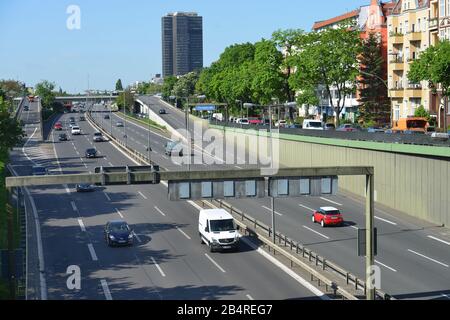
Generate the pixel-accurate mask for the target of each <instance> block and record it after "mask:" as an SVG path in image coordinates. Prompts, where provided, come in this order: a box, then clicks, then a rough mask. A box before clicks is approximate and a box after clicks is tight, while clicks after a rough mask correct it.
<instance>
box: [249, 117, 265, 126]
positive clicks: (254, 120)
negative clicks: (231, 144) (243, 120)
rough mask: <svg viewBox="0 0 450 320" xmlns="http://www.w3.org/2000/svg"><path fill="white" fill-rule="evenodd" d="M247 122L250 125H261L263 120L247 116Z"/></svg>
mask: <svg viewBox="0 0 450 320" xmlns="http://www.w3.org/2000/svg"><path fill="white" fill-rule="evenodd" d="M248 123H249V124H252V125H261V124H262V123H263V121H262V120H261V119H259V118H249V119H248Z"/></svg>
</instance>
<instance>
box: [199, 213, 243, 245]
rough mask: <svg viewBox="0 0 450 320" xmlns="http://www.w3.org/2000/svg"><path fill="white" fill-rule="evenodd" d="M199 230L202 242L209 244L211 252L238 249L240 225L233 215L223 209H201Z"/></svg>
mask: <svg viewBox="0 0 450 320" xmlns="http://www.w3.org/2000/svg"><path fill="white" fill-rule="evenodd" d="M198 232H199V236H200V239H201V243H202V244H205V243H206V244H207V245H208V246H209V250H210V251H211V252H214V251H223V250H238V248H239V238H240V235H239V227H238V226H236V224H235V223H234V219H233V217H232V216H231V215H230V214H229V213H228V212H227V211H225V210H223V209H210V210H201V211H200V215H199V220H198Z"/></svg>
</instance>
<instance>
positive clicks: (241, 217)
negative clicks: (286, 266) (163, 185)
mask: <svg viewBox="0 0 450 320" xmlns="http://www.w3.org/2000/svg"><path fill="white" fill-rule="evenodd" d="M88 121H90V122H91V123H93V125H94V126H96V127H97V128H98V129H99V130H100V131H101V132H102V134H105V136H107V137H108V139H111V140H112V141H113V142H114V143H117V144H118V147H120V148H121V149H122V150H123V151H125V152H127V153H128V154H129V155H130V156H131V157H132V158H133V159H135V160H137V161H139V162H140V163H143V164H147V163H149V159H148V158H147V157H146V156H145V155H143V154H141V153H139V152H137V151H135V150H133V149H131V148H129V147H128V146H125V144H124V143H123V142H122V141H120V140H118V139H116V138H115V137H113V136H111V135H109V134H108V133H107V132H106V131H105V130H104V129H103V128H101V127H100V125H99V124H97V123H96V122H95V120H94V119H93V118H92V116H91V113H90V112H88ZM152 164H154V163H153V162H152ZM214 202H216V203H217V204H218V205H219V207H220V208H225V209H228V210H229V211H230V214H231V215H233V216H235V217H236V219H235V220H236V222H237V223H238V224H239V225H240V226H241V227H243V228H244V230H245V232H246V233H249V234H250V235H253V236H256V237H257V238H258V239H259V240H261V241H262V242H263V243H264V244H265V245H267V246H268V248H269V250H270V249H272V250H274V252H278V253H280V254H282V255H283V256H284V257H285V258H287V259H288V260H289V261H290V262H291V267H293V265H294V264H295V265H297V266H300V267H302V269H303V270H305V271H306V272H308V273H309V274H310V275H311V281H314V280H315V279H316V280H318V284H319V286H320V285H321V284H322V283H323V284H325V286H326V290H327V291H328V288H331V289H332V290H333V293H334V295H336V294H337V293H338V294H340V295H341V296H342V297H343V298H345V299H348V300H358V298H357V297H355V296H354V295H353V294H351V293H349V292H348V291H347V290H345V289H344V288H342V287H340V286H339V285H338V284H337V283H336V282H333V281H331V280H329V279H328V278H326V277H325V276H324V275H322V274H321V273H319V272H318V271H317V270H315V269H313V268H312V267H310V266H309V265H307V264H306V263H304V262H302V261H300V259H299V258H297V257H295V256H294V255H293V254H292V253H295V254H296V255H301V256H302V258H306V259H308V260H309V262H314V263H315V265H316V266H317V267H318V266H321V267H322V270H324V271H325V270H328V271H331V272H333V273H335V274H337V275H338V276H340V277H341V278H343V279H345V281H346V284H347V285H353V286H354V289H355V290H356V291H357V290H362V292H364V295H365V294H366V290H365V282H364V281H363V280H361V279H359V278H358V277H357V276H356V275H354V274H352V273H350V272H348V271H346V270H345V269H343V268H342V267H340V266H338V265H336V264H335V263H333V262H330V261H329V260H327V259H325V258H324V257H321V256H320V255H319V254H317V253H315V252H313V251H312V250H309V249H308V248H306V247H304V246H302V245H301V244H300V243H298V242H294V241H293V240H291V239H289V238H288V237H287V236H285V235H283V234H281V233H276V235H275V237H276V239H278V243H279V244H282V243H284V246H285V247H288V248H289V249H290V251H291V252H292V253H289V252H287V251H286V250H283V249H282V248H281V247H279V246H278V245H276V244H274V243H273V242H272V241H271V240H270V237H271V236H272V230H271V228H270V227H268V226H266V225H265V224H263V223H262V222H259V221H258V220H256V219H254V218H252V217H250V216H249V215H247V214H245V213H244V212H242V211H240V210H238V209H236V208H233V206H231V205H229V204H227V203H226V202H224V201H222V200H212V201H211V203H212V204H213V203H214ZM206 203H208V201H200V204H201V205H202V207H205V204H206ZM245 222H247V223H248V224H249V225H251V226H252V228H253V229H252V228H250V227H249V225H247V224H245ZM258 230H262V231H264V232H265V233H266V234H267V235H268V237H269V238H266V237H265V235H263V234H261V233H258ZM376 296H377V297H378V298H379V299H382V300H393V298H392V297H391V296H390V295H388V294H386V293H385V292H383V291H381V290H376Z"/></svg>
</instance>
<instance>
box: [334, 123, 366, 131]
mask: <svg viewBox="0 0 450 320" xmlns="http://www.w3.org/2000/svg"><path fill="white" fill-rule="evenodd" d="M336 131H342V132H356V131H361V127H360V126H359V125H357V124H352V123H346V124H343V125H341V126H339V128H337V129H336Z"/></svg>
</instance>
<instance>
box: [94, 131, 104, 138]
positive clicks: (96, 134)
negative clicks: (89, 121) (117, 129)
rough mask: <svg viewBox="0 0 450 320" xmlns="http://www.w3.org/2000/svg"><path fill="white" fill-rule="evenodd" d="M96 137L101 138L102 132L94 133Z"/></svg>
mask: <svg viewBox="0 0 450 320" xmlns="http://www.w3.org/2000/svg"><path fill="white" fill-rule="evenodd" d="M94 136H96V137H101V136H102V134H101V133H100V132H96V133H94Z"/></svg>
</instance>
